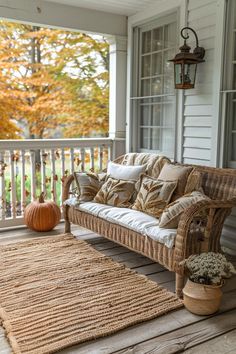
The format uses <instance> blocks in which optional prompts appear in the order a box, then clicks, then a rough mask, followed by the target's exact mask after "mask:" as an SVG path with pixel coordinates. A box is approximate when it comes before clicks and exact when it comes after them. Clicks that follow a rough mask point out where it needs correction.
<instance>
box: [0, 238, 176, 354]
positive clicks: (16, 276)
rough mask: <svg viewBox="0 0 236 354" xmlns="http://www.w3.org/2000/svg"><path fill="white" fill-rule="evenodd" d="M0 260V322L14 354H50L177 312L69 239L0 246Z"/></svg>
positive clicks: (172, 299) (156, 289) (166, 298)
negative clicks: (173, 311)
mask: <svg viewBox="0 0 236 354" xmlns="http://www.w3.org/2000/svg"><path fill="white" fill-rule="evenodd" d="M0 259H1V263H0V316H1V319H2V325H3V326H4V328H5V330H6V335H7V337H8V340H9V342H10V345H11V347H12V350H13V352H14V353H17V354H18V353H32V354H39V353H40V354H43V353H53V352H56V351H57V350H59V349H62V348H65V347H68V346H71V345H74V344H78V343H82V342H84V341H87V340H91V339H95V338H99V337H102V336H107V335H109V334H112V333H114V332H116V331H118V330H121V329H123V328H126V327H128V326H130V325H133V324H137V323H139V322H143V321H146V320H149V319H152V318H155V317H158V316H160V315H163V314H165V313H167V312H169V311H171V310H174V309H177V308H180V307H181V306H182V302H181V301H180V300H178V299H177V298H176V296H175V295H174V294H172V293H170V292H168V291H167V290H165V289H162V288H161V287H160V286H158V285H157V284H156V283H154V282H152V281H150V280H148V278H147V277H145V276H142V275H138V274H136V273H135V272H133V271H132V270H130V269H128V268H126V267H125V266H124V265H122V264H119V263H116V262H114V261H113V260H112V259H111V258H108V257H106V256H104V255H102V254H101V253H100V252H98V251H96V250H94V249H93V248H92V246H90V245H88V244H87V243H86V242H84V241H82V240H77V239H76V238H74V236H72V235H70V234H66V235H61V236H55V237H46V238H41V239H40V238H38V239H33V240H29V241H23V242H19V243H14V244H9V245H4V246H1V247H0Z"/></svg>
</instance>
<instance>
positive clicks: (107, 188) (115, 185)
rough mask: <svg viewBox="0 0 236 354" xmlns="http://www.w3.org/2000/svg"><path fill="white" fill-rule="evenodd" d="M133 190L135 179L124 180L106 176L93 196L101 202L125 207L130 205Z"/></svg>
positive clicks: (96, 200)
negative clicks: (105, 179)
mask: <svg viewBox="0 0 236 354" xmlns="http://www.w3.org/2000/svg"><path fill="white" fill-rule="evenodd" d="M134 191H135V181H124V180H121V179H115V178H111V177H108V179H107V181H106V182H105V183H104V184H103V185H102V187H101V189H100V190H99V191H98V193H97V195H96V196H95V198H94V201H95V202H97V203H101V204H108V205H112V206H116V207H122V208H127V207H129V206H130V205H131V202H130V200H131V198H132V195H133V193H134Z"/></svg>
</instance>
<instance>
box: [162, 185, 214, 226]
mask: <svg viewBox="0 0 236 354" xmlns="http://www.w3.org/2000/svg"><path fill="white" fill-rule="evenodd" d="M201 200H210V198H208V197H207V196H206V195H205V194H202V193H201V192H197V191H195V192H192V193H191V194H186V195H184V196H183V197H181V198H179V199H177V200H176V201H175V202H173V203H171V204H169V205H167V207H166V208H165V209H164V211H163V213H162V215H161V217H160V220H159V227H163V228H168V229H175V228H177V227H178V223H179V220H180V217H181V215H182V213H183V212H184V211H185V210H186V209H187V208H188V207H190V206H191V205H193V204H195V203H196V202H198V201H201Z"/></svg>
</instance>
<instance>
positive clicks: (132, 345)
mask: <svg viewBox="0 0 236 354" xmlns="http://www.w3.org/2000/svg"><path fill="white" fill-rule="evenodd" d="M63 232H64V225H63V223H61V224H59V225H58V226H57V227H56V228H55V230H53V231H51V232H47V233H46V232H45V233H42V234H40V236H39V234H38V233H36V232H32V231H30V230H27V229H25V228H18V229H14V230H8V231H5V232H2V234H1V239H0V244H1V245H3V244H6V243H10V242H18V241H23V240H28V239H29V238H37V237H44V236H51V237H55V236H56V235H59V234H62V233H63ZM72 233H73V234H74V235H75V236H76V237H77V238H79V239H82V240H85V241H86V242H88V243H89V244H90V245H92V247H94V248H95V249H96V250H99V251H100V252H102V253H103V254H105V255H107V256H109V257H111V258H113V259H114V261H116V262H119V263H122V264H124V265H125V266H127V267H129V268H131V269H132V270H135V271H136V272H138V273H140V274H144V275H146V276H147V277H148V278H149V279H151V280H153V281H154V282H157V283H158V284H160V285H161V286H163V287H164V288H166V289H168V290H170V291H174V287H175V282H174V273H172V272H169V271H167V270H165V269H164V268H163V267H161V266H160V265H159V264H157V263H153V262H152V261H151V260H150V259H148V258H146V257H143V256H140V255H138V254H137V253H134V252H131V251H129V250H128V249H127V248H124V247H121V246H119V245H117V244H115V243H114V242H111V241H109V240H107V239H105V238H103V237H101V236H100V235H98V234H95V233H92V232H90V231H89V230H86V229H84V228H81V227H78V226H73V227H72ZM234 264H236V262H234ZM223 292H224V295H223V300H222V305H221V308H220V311H219V312H217V314H216V315H212V316H210V317H209V316H197V315H193V314H191V313H190V312H188V311H187V310H185V309H181V310H177V311H174V312H172V313H170V314H167V315H165V316H162V317H160V318H157V319H155V320H151V321H148V322H144V323H143V324H139V325H136V326H132V327H130V328H128V329H125V330H122V331H120V332H118V333H117V334H114V335H111V336H108V337H105V338H102V339H98V340H94V341H90V342H87V343H84V344H81V345H77V346H74V347H71V348H68V349H65V350H63V351H62V352H61V353H65V354H69V353H70V354H72V353H74V354H75V353H79V354H101V353H103V354H109V353H120V354H130V353H140V354H145V353H150V352H153V353H158V354H167V353H168V354H169V353H172V354H174V353H176V354H177V353H180V352H181V353H182V352H184V353H186V354H195V353H196V354H197V353H205V354H208V353H209V354H210V353H211V354H213V353H216V354H226V353H232V352H234V350H235V348H236V346H235V345H236V343H235V334H236V330H235V328H236V322H235V318H236V277H235V276H234V277H233V278H231V279H229V280H228V281H227V283H226V285H225V286H224V288H223ZM0 353H1V354H10V353H11V349H10V347H9V344H8V342H7V339H6V338H5V336H4V331H3V329H2V328H0Z"/></svg>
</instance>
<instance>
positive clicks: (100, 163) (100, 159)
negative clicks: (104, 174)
mask: <svg viewBox="0 0 236 354" xmlns="http://www.w3.org/2000/svg"><path fill="white" fill-rule="evenodd" d="M98 161H99V162H98V163H99V171H102V165H103V146H100V147H99V149H98Z"/></svg>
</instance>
